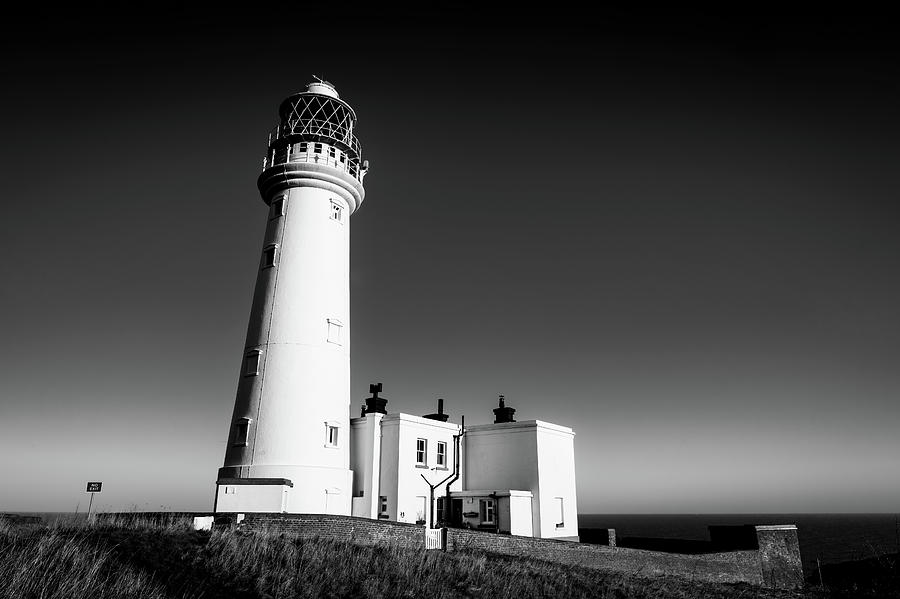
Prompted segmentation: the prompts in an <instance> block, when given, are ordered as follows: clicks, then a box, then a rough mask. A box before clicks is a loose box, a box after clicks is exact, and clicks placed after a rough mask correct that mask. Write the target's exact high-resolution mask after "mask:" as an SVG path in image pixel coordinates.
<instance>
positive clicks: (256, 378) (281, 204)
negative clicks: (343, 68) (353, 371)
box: [216, 80, 368, 514]
mask: <svg viewBox="0 0 900 599" xmlns="http://www.w3.org/2000/svg"><path fill="white" fill-rule="evenodd" d="M279 112H280V117H281V123H280V125H278V127H276V128H275V130H274V131H273V132H272V133H271V134H270V136H269V144H268V154H267V156H266V158H265V159H264V161H263V172H262V174H261V175H260V177H259V181H258V186H259V190H260V193H261V194H262V199H263V200H264V201H265V203H266V204H267V205H268V206H269V215H268V220H267V226H266V233H265V238H264V240H263V245H262V251H261V255H260V260H259V273H258V274H257V279H256V290H255V292H254V295H253V307H252V309H251V312H250V324H249V326H248V329H247V341H246V344H245V347H244V353H243V361H242V364H241V373H240V378H239V381H238V389H237V397H236V398H235V403H234V415H233V417H232V421H231V425H230V430H229V433H228V446H227V449H226V450H225V463H224V466H223V467H222V468H220V469H219V474H218V480H217V483H216V484H217V489H216V511H219V512H294V513H332V514H350V511H351V509H350V506H351V497H352V488H353V483H352V477H353V473H352V472H351V470H350V452H349V444H350V278H349V272H350V215H351V214H353V212H354V211H355V210H356V209H357V208H358V207H359V206H360V204H361V203H362V201H363V197H364V194H365V192H364V190H363V185H362V180H363V177H364V175H365V172H366V169H367V167H368V165H367V162H365V161H363V160H362V152H361V149H360V146H359V142H358V141H357V139H356V137H355V135H354V132H353V128H354V125H355V123H356V114H355V113H354V111H353V109H352V108H351V107H350V105H348V104H347V103H346V102H344V101H343V100H341V99H340V97H339V96H338V93H337V90H336V89H335V88H334V86H332V85H331V84H330V83H328V82H325V81H321V80H318V81H316V82H314V83H310V84H309V85H307V87H306V91H304V92H300V93H298V94H295V95H293V96H290V97H288V98H287V99H286V100H284V101H283V102H282V103H281V107H280V109H279Z"/></svg>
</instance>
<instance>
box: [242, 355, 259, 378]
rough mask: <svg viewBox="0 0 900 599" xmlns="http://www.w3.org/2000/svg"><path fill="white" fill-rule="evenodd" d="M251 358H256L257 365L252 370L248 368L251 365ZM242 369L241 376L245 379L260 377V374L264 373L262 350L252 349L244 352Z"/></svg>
mask: <svg viewBox="0 0 900 599" xmlns="http://www.w3.org/2000/svg"><path fill="white" fill-rule="evenodd" d="M250 358H255V359H256V363H255V364H254V366H255V367H254V368H253V369H252V370H251V369H250V368H248V366H249V365H250V364H251V363H250V361H249V360H250ZM242 366H243V367H242V368H241V375H242V376H243V377H251V376H259V374H260V372H262V350H261V349H251V350H250V351H245V352H244V363H243V365H242Z"/></svg>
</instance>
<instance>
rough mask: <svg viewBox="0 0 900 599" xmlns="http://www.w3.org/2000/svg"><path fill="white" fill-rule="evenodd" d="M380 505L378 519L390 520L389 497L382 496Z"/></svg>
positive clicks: (379, 499) (379, 498)
mask: <svg viewBox="0 0 900 599" xmlns="http://www.w3.org/2000/svg"><path fill="white" fill-rule="evenodd" d="M378 503H379V504H381V507H380V509H379V511H378V517H379V518H380V519H382V520H387V518H388V505H387V497H386V496H385V495H380V496H379V497H378Z"/></svg>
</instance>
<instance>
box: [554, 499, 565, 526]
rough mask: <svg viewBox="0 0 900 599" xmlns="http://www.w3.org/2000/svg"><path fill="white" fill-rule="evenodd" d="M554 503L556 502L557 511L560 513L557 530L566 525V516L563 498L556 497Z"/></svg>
mask: <svg viewBox="0 0 900 599" xmlns="http://www.w3.org/2000/svg"><path fill="white" fill-rule="evenodd" d="M554 501H556V509H557V511H558V514H559V515H558V516H557V518H559V522H557V523H556V528H563V527H564V526H565V525H566V515H565V513H564V512H563V498H562V497H554Z"/></svg>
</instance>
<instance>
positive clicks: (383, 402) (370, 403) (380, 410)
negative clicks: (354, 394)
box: [362, 383, 388, 416]
mask: <svg viewBox="0 0 900 599" xmlns="http://www.w3.org/2000/svg"><path fill="white" fill-rule="evenodd" d="M382 389H383V387H382V384H381V383H375V384H372V385H369V393H371V394H372V397H367V398H366V407H364V408H363V411H362V415H363V416H365V415H367V414H387V410H386V409H385V408H386V407H387V402H388V400H387V399H385V398H384V397H378V394H379V393H381V390H382Z"/></svg>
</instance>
